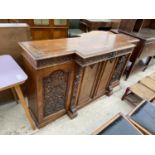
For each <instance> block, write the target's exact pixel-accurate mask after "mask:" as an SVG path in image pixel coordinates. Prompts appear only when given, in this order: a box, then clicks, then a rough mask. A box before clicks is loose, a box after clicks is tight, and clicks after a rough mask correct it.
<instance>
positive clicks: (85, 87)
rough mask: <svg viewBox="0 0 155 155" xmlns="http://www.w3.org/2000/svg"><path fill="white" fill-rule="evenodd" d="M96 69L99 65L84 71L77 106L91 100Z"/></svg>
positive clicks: (88, 67)
mask: <svg viewBox="0 0 155 155" xmlns="http://www.w3.org/2000/svg"><path fill="white" fill-rule="evenodd" d="M98 69H99V64H94V65H90V66H87V67H86V68H85V69H84V73H83V78H82V83H81V88H80V95H79V100H78V106H82V105H85V104H87V103H88V102H89V101H91V100H92V94H93V90H94V85H95V81H96V79H97V71H98Z"/></svg>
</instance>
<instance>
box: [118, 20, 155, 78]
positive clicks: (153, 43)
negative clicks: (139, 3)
mask: <svg viewBox="0 0 155 155" xmlns="http://www.w3.org/2000/svg"><path fill="white" fill-rule="evenodd" d="M118 31H119V32H121V33H125V34H127V35H130V36H132V37H135V38H138V39H140V43H139V44H138V45H137V48H136V49H135V50H134V52H133V53H132V55H131V57H130V63H131V64H130V66H129V67H128V68H127V71H126V79H127V78H128V77H129V75H130V73H131V72H132V70H133V68H134V66H135V64H136V63H137V62H139V61H140V60H142V59H143V58H147V61H146V63H145V65H144V70H145V69H146V68H147V67H148V65H149V63H150V61H151V59H152V57H153V56H154V55H155V20H153V19H123V20H121V23H120V26H119V30H118Z"/></svg>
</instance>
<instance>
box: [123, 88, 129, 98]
mask: <svg viewBox="0 0 155 155" xmlns="http://www.w3.org/2000/svg"><path fill="white" fill-rule="evenodd" d="M129 92H130V88H127V89H126V91H125V93H124V95H123V96H122V100H124V99H125V97H126V96H127V95H128V93H129Z"/></svg>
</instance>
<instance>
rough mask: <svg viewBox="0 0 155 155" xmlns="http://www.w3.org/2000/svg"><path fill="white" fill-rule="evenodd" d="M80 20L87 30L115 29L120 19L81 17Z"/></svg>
mask: <svg viewBox="0 0 155 155" xmlns="http://www.w3.org/2000/svg"><path fill="white" fill-rule="evenodd" d="M80 21H81V22H83V23H85V24H86V25H87V29H88V31H92V30H105V31H108V30H110V29H114V28H115V29H117V28H118V26H119V23H120V20H118V19H117V20H111V19H81V20H80Z"/></svg>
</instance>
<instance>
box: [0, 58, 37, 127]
mask: <svg viewBox="0 0 155 155" xmlns="http://www.w3.org/2000/svg"><path fill="white" fill-rule="evenodd" d="M26 80H27V75H26V74H25V73H24V71H23V70H22V69H21V68H20V67H19V65H18V64H17V63H16V62H15V60H14V59H13V58H12V57H11V56H10V55H2V56H0V92H1V91H3V90H6V89H12V91H13V92H14V96H16V94H17V96H18V97H19V100H20V102H21V104H22V106H23V108H24V110H25V113H26V116H27V118H28V120H29V122H30V124H31V126H32V128H33V129H35V124H34V122H33V120H32V117H31V115H30V112H29V109H28V106H27V104H26V101H25V99H24V96H23V93H22V91H21V88H20V85H21V84H23V83H24V82H25V81H26ZM15 92H16V93H15Z"/></svg>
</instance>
